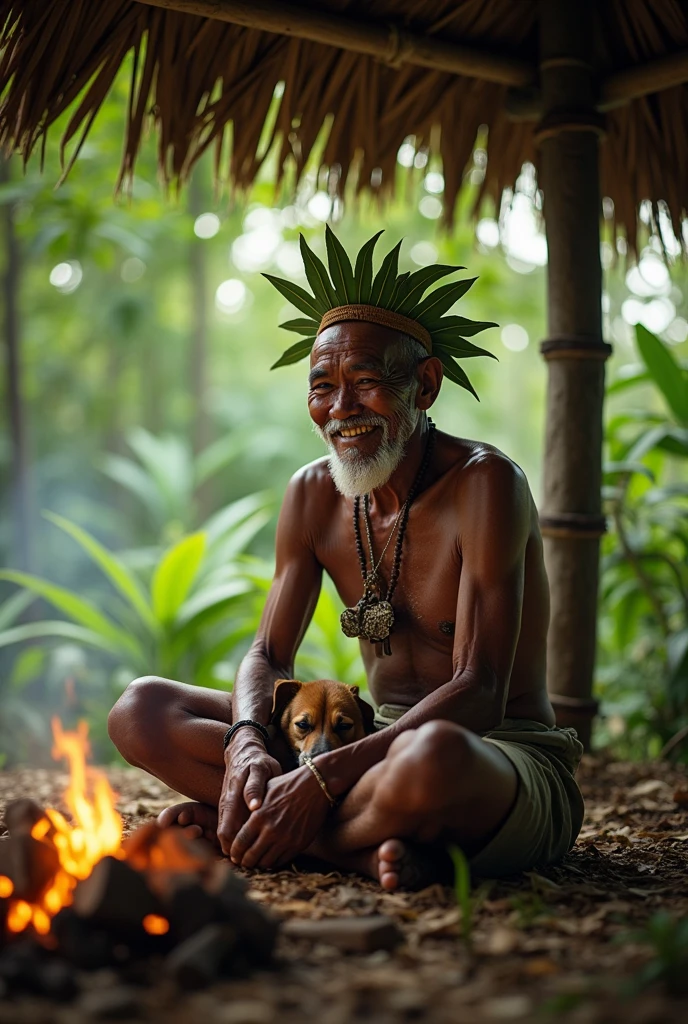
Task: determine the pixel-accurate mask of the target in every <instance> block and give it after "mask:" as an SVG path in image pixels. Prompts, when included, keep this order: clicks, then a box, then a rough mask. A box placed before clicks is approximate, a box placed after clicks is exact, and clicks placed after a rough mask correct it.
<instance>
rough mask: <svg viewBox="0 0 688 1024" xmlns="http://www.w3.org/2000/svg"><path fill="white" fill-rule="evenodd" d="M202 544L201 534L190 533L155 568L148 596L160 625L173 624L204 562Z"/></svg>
mask: <svg viewBox="0 0 688 1024" xmlns="http://www.w3.org/2000/svg"><path fill="white" fill-rule="evenodd" d="M205 545H206V537H205V534H204V533H191V534H189V536H188V537H184V538H182V540H180V541H179V543H178V544H175V545H174V547H173V548H170V550H169V551H168V552H167V554H166V555H165V557H164V558H163V560H162V561H161V562H160V564H159V566H158V567H157V569H156V571H155V575H154V576H153V583H152V587H151V595H152V598H153V611H154V612H155V616H156V618H157V619H158V621H159V622H163V623H170V622H172V621H173V619H174V617H175V615H176V614H177V612H178V611H179V609H180V608H181V606H182V604H183V603H184V601H185V600H186V597H187V594H188V593H189V590H190V589H191V586H192V584H193V581H194V580H195V579H196V575H197V573H198V570H199V568H200V565H201V562H202V560H203V555H204V554H205Z"/></svg>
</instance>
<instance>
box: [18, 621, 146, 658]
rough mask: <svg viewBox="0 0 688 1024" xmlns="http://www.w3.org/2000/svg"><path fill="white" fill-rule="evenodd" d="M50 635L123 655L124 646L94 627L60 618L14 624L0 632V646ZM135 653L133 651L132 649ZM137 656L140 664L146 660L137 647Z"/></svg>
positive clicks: (44, 637) (46, 637)
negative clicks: (85, 626) (19, 624)
mask: <svg viewBox="0 0 688 1024" xmlns="http://www.w3.org/2000/svg"><path fill="white" fill-rule="evenodd" d="M50 637H57V638H59V639H61V640H73V641H74V642H75V643H79V644H86V645H88V646H89V647H97V648H99V650H101V651H107V652H108V653H109V654H115V655H119V656H120V657H121V656H122V648H121V647H120V646H119V644H116V643H114V642H113V641H111V640H109V639H108V638H107V637H105V636H103V635H102V633H96V632H95V631H94V630H92V629H85V628H84V627H83V626H77V625H75V624H74V623H73V622H62V621H61V620H59V619H55V620H54V621H51V620H46V621H45V622H27V623H24V625H23V626H14V627H13V628H12V629H6V630H4V631H3V632H2V633H0V647H9V646H10V645H11V644H18V643H24V642H25V641H26V640H47V639H49V638H50ZM132 653H133V651H132ZM136 658H137V662H138V663H139V664H142V663H143V662H145V657H144V654H143V652H142V651H141V650H140V648H138V647H137V648H136Z"/></svg>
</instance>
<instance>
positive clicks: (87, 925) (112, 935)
mask: <svg viewBox="0 0 688 1024" xmlns="http://www.w3.org/2000/svg"><path fill="white" fill-rule="evenodd" d="M53 736H54V748H53V756H54V757H55V758H56V759H59V758H66V759H67V761H68V763H69V786H68V788H67V791H66V793H65V796H64V803H65V806H66V810H67V814H62V813H61V812H60V811H59V810H57V809H55V808H52V807H48V808H41V807H39V806H38V804H36V803H35V802H34V801H33V800H30V799H21V800H15V801H13V802H12V803H11V804H9V805H8V807H7V809H6V812H5V823H6V825H7V829H8V831H9V837H8V838H5V839H3V840H2V841H1V842H0V978H2V977H3V976H4V977H5V978H7V976H8V969H7V964H8V963H9V964H10V968H9V976H10V977H14V975H13V970H14V968H13V967H12V964H14V963H15V962H16V960H17V957H18V956H19V953H18V952H17V951H18V950H21V956H22V957H23V958H24V959H26V957H27V955H28V956H29V959H31V957H33V959H34V961H36V962H37V963H40V964H43V965H44V964H46V963H50V962H52V963H53V974H54V963H55V960H56V958H57V959H59V960H61V961H65V960H66V961H67V963H69V964H71V965H73V966H74V967H75V968H82V969H83V968H85V969H88V968H96V967H102V966H122V965H126V964H128V963H130V962H131V961H132V960H136V961H141V960H146V959H150V958H156V957H160V956H162V957H164V958H165V967H166V970H167V971H168V972H169V973H170V974H171V975H172V976H174V977H175V978H176V980H177V981H178V982H179V983H180V984H182V985H184V986H186V987H197V986H200V985H202V984H206V983H209V982H210V981H212V980H214V979H215V978H216V977H220V976H225V975H228V974H237V973H238V974H245V973H247V971H249V970H250V969H251V968H252V967H254V966H257V965H265V964H268V963H269V962H270V960H271V956H272V951H273V946H274V940H275V935H276V924H275V922H274V921H273V920H272V919H270V918H269V917H268V916H267V915H266V914H265V912H264V911H263V910H262V909H261V908H259V907H258V906H257V905H256V904H255V903H254V902H253V901H251V900H250V899H249V898H248V897H247V895H246V886H245V883H244V882H243V881H242V880H241V879H240V878H239V876H238V875H237V874H236V873H235V872H234V871H233V870H232V868H231V867H230V866H229V864H227V862H226V861H223V860H221V859H219V858H218V856H217V854H216V852H215V851H214V850H213V848H212V847H211V846H210V844H209V843H207V842H205V841H204V840H199V839H189V838H188V837H187V836H186V835H185V833H184V831H183V830H182V829H181V828H179V827H173V828H168V829H160V828H158V827H157V825H156V824H155V823H153V822H151V823H149V824H147V825H143V826H141V827H140V828H139V829H137V830H136V831H135V832H133V833H132V834H131V835H130V836H128V837H127V838H123V822H122V818H121V817H120V815H119V814H118V813H117V810H116V808H115V800H116V796H115V794H114V793H113V792H112V789H111V788H110V784H109V782H108V780H107V778H106V777H105V775H104V774H103V773H102V772H100V771H98V770H97V769H95V768H92V767H90V766H89V765H87V762H86V758H87V754H88V729H87V725H86V723H85V722H81V723H80V724H79V726H78V728H77V730H76V731H74V732H69V731H66V730H64V729H63V728H62V726H61V724H60V722H59V721H58V720H54V721H53ZM27 950H30V953H27ZM21 973H22V972H21V971H19V975H21ZM24 973H26V971H25V970H24ZM39 973H40V972H39ZM14 974H17V972H16V971H14ZM31 974H32V979H31V980H32V983H35V980H36V979H35V972H31ZM15 980H16V979H15ZM39 987H40V985H39Z"/></svg>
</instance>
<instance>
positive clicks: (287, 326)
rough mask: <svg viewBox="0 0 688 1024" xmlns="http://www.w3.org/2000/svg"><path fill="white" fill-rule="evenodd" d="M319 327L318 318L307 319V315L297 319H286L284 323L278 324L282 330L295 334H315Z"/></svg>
mask: <svg viewBox="0 0 688 1024" xmlns="http://www.w3.org/2000/svg"><path fill="white" fill-rule="evenodd" d="M319 327H320V321H319V320H309V319H308V318H307V317H302V318H300V319H298V320H287V321H286V322H285V323H283V324H280V328H281V329H282V330H283V331H294V333H295V334H317V332H318V328H319Z"/></svg>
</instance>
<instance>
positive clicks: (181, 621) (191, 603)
mask: <svg viewBox="0 0 688 1024" xmlns="http://www.w3.org/2000/svg"><path fill="white" fill-rule="evenodd" d="M252 589H253V587H252V585H251V583H250V582H249V581H248V580H247V579H241V578H239V577H238V578H237V579H234V580H230V581H229V582H227V583H222V584H220V585H219V586H216V587H206V588H204V589H203V590H201V591H200V592H199V593H198V594H193V595H192V596H191V597H190V598H189V599H188V600H187V601H185V602H184V604H183V605H182V607H181V608H180V609H179V614H178V616H177V624H178V625H179V626H185V625H188V624H192V623H194V622H195V621H196V620H197V618H199V617H202V615H203V614H204V613H207V612H208V611H210V612H216V613H218V612H219V611H220V609H222V610H224V609H226V608H227V607H228V605H229V603H230V602H231V601H234V600H235V599H236V598H237V597H240V596H242V595H243V594H247V593H249V591H251V590H252ZM204 624H205V623H204Z"/></svg>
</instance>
